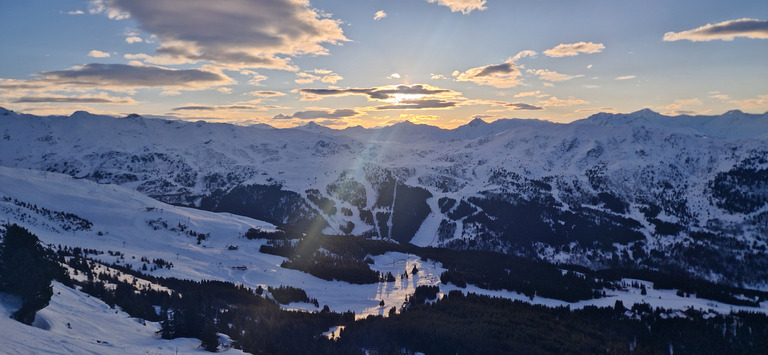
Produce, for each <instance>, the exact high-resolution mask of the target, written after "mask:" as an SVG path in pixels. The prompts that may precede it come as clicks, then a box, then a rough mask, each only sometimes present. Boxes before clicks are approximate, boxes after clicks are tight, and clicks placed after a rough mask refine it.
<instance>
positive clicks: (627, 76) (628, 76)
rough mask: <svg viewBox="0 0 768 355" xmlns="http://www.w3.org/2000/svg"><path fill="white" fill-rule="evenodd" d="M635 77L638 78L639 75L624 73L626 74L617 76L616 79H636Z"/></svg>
mask: <svg viewBox="0 0 768 355" xmlns="http://www.w3.org/2000/svg"><path fill="white" fill-rule="evenodd" d="M634 78H637V76H636V75H624V76H618V77H616V80H630V79H634Z"/></svg>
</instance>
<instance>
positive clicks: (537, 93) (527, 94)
mask: <svg viewBox="0 0 768 355" xmlns="http://www.w3.org/2000/svg"><path fill="white" fill-rule="evenodd" d="M530 96H536V97H544V96H547V95H542V93H541V91H539V90H536V91H526V92H521V93H517V94H515V96H513V97H515V98H521V97H530Z"/></svg>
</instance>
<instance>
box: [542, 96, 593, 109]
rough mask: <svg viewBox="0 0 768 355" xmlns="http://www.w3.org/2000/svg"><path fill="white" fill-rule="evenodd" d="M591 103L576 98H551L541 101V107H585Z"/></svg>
mask: <svg viewBox="0 0 768 355" xmlns="http://www.w3.org/2000/svg"><path fill="white" fill-rule="evenodd" d="M588 103H589V102H587V101H584V100H579V99H574V98H568V99H565V100H560V99H558V98H557V97H554V96H552V97H550V98H548V99H546V100H542V101H539V105H541V106H545V107H546V106H573V105H583V104H588Z"/></svg>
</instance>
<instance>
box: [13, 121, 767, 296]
mask: <svg viewBox="0 0 768 355" xmlns="http://www.w3.org/2000/svg"><path fill="white" fill-rule="evenodd" d="M766 138H768V114H763V115H753V114H745V113H742V112H737V111H732V112H728V113H726V114H723V115H720V116H678V117H667V116H663V115H660V114H657V113H654V112H652V111H649V110H643V111H638V112H635V113H631V114H604V113H603V114H597V115H594V116H591V117H589V118H586V119H584V120H580V121H576V122H574V123H571V124H555V123H551V122H546V121H537V120H515V119H512V120H498V121H495V122H492V123H487V122H483V121H482V120H474V121H472V122H470V123H469V124H467V125H465V126H461V127H458V128H456V129H453V130H443V129H439V128H436V127H431V126H426V125H418V124H413V123H409V122H404V123H400V124H396V125H394V126H390V127H384V128H378V129H362V128H360V127H353V128H347V129H345V130H332V129H328V128H323V127H320V126H317V125H313V124H309V125H306V126H303V127H299V128H294V129H274V128H268V127H264V126H253V127H242V126H235V125H228V124H217V123H207V122H202V121H200V122H181V121H165V120H158V119H146V118H143V117H141V116H138V115H130V116H128V117H120V118H118V117H109V116H97V115H91V114H88V113H85V112H76V113H74V114H73V115H71V116H69V117H65V116H49V117H38V116H32V115H23V114H17V113H15V112H12V111H8V110H4V109H0V165H3V166H7V167H13V168H23V169H34V170H43V171H49V172H58V173H64V174H68V175H70V176H73V177H75V178H78V179H88V180H92V181H96V182H98V183H108V184H118V185H122V186H124V187H127V188H130V189H134V190H136V191H138V192H141V193H143V194H146V195H148V196H151V197H153V198H155V199H157V200H160V201H164V202H168V203H172V204H176V205H185V206H192V207H197V208H201V209H206V210H210V211H226V212H231V213H235V214H239V215H244V216H248V217H252V218H256V219H259V220H263V221H267V222H269V223H273V224H275V225H279V226H282V227H285V228H294V229H297V230H300V231H303V232H312V231H318V230H322V231H324V232H326V233H331V234H353V235H364V236H368V237H374V238H385V239H394V240H396V241H399V242H411V243H414V244H416V245H421V246H448V247H452V248H459V249H465V248H466V249H489V250H496V251H502V252H506V253H512V254H518V255H525V256H529V257H533V258H542V259H545V260H548V261H555V262H567V263H574V264H581V265H585V266H590V267H595V268H600V267H607V266H613V267H630V268H632V267H651V268H660V269H664V270H668V271H669V270H685V272H687V273H691V274H693V275H696V276H699V277H703V278H707V279H710V280H714V281H719V282H725V283H730V284H744V285H750V286H756V287H764V286H765V285H766V284H767V283H768V271H767V270H768V253H767V252H766V248H767V247H768V246H767V245H766V244H767V243H768V183H767V182H768V158H766V157H768V139H766Z"/></svg>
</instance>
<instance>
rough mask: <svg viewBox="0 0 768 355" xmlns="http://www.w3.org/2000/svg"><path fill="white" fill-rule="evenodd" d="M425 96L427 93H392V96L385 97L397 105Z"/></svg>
mask: <svg viewBox="0 0 768 355" xmlns="http://www.w3.org/2000/svg"><path fill="white" fill-rule="evenodd" d="M426 96H427V95H422V94H392V96H391V97H390V98H389V99H387V101H388V102H390V103H393V104H395V105H399V104H400V103H403V102H413V101H417V100H421V99H422V98H424V97H426Z"/></svg>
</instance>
